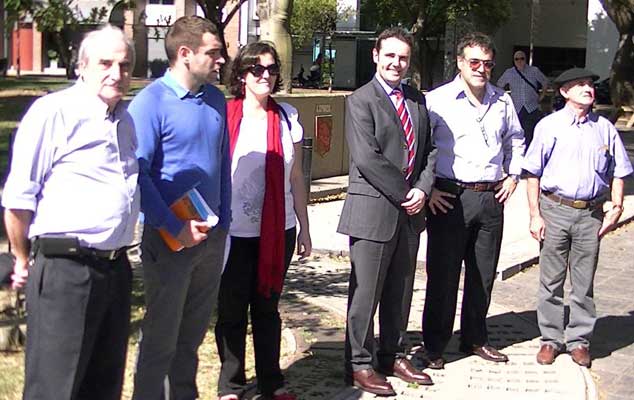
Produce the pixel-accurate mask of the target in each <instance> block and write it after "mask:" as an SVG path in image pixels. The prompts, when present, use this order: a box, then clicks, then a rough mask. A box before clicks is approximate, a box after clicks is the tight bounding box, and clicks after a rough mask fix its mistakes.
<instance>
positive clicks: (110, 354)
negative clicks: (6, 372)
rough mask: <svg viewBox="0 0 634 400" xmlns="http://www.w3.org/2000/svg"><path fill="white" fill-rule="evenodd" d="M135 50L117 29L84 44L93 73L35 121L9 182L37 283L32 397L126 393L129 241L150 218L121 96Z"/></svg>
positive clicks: (20, 260) (22, 270) (30, 301)
mask: <svg viewBox="0 0 634 400" xmlns="http://www.w3.org/2000/svg"><path fill="white" fill-rule="evenodd" d="M133 64H134V50H133V46H132V44H131V42H129V41H128V40H127V39H126V38H125V36H124V34H123V32H122V31H121V30H120V29H118V28H114V27H111V26H106V27H104V28H102V29H100V30H97V31H93V32H90V33H88V34H87V35H86V37H85V38H84V40H83V42H82V44H81V47H80V50H79V65H80V71H81V77H80V79H79V81H78V82H77V83H76V84H75V85H74V86H72V87H70V88H68V89H65V90H62V91H60V92H57V93H53V94H50V95H48V96H45V97H43V98H41V99H38V100H37V101H36V102H35V103H34V104H33V105H32V106H31V108H30V109H29V110H28V112H27V113H26V115H25V116H24V118H23V120H22V122H21V124H20V128H19V129H18V132H17V135H16V138H15V144H14V147H13V151H14V156H13V161H12V164H11V171H10V174H9V177H8V179H7V182H6V185H5V187H4V193H3V196H2V205H3V206H4V207H5V224H6V227H7V234H8V236H9V241H10V242H11V249H12V252H13V254H14V255H15V258H16V262H15V267H14V275H13V285H14V287H21V286H23V285H24V284H25V283H26V306H27V312H28V316H27V327H28V335H27V343H26V378H25V384H24V397H23V398H24V399H26V400H30V399H38V400H42V399H51V400H53V399H77V398H82V399H104V400H106V399H107V400H115V399H119V398H120V396H121V389H122V386H123V372H124V368H125V355H126V350H127V342H128V332H129V324H130V295H131V282H132V274H131V269H130V263H129V262H128V258H127V255H126V248H127V246H128V245H129V244H130V243H131V242H132V240H133V235H134V226H135V223H136V220H137V218H138V213H139V191H138V189H137V175H138V164H137V159H136V156H135V153H134V152H135V149H136V138H135V134H134V124H133V123H132V119H131V117H130V115H129V114H128V112H127V110H126V108H125V106H124V105H122V103H121V98H122V97H123V95H124V93H125V92H126V91H127V89H128V87H129V83H130V74H131V71H132V66H133Z"/></svg>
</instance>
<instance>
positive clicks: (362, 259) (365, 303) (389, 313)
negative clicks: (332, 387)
mask: <svg viewBox="0 0 634 400" xmlns="http://www.w3.org/2000/svg"><path fill="white" fill-rule="evenodd" d="M419 243H420V235H419V234H417V233H416V232H414V230H412V228H411V227H410V224H409V221H408V219H407V218H406V217H405V215H404V214H403V213H402V214H401V215H400V216H399V222H398V225H397V227H396V232H395V234H394V237H392V239H390V240H389V241H388V242H374V241H371V240H365V239H359V238H353V237H351V238H350V261H351V264H352V271H351V272H350V281H349V285H348V315H347V326H346V343H345V359H346V365H345V368H346V372H347V373H348V374H350V373H351V372H352V371H360V370H363V369H367V368H372V367H374V366H375V364H378V366H381V367H385V368H388V367H391V366H392V364H393V363H394V360H395V359H396V358H401V357H403V356H404V350H405V349H404V347H403V343H402V339H403V337H404V335H405V333H406V332H407V323H408V319H409V311H410V306H411V302H412V292H413V288H414V275H415V272H416V253H417V252H418V246H419ZM377 307H378V308H379V349H378V352H377V354H376V355H377V360H375V359H374V355H375V346H374V314H375V313H376V309H377Z"/></svg>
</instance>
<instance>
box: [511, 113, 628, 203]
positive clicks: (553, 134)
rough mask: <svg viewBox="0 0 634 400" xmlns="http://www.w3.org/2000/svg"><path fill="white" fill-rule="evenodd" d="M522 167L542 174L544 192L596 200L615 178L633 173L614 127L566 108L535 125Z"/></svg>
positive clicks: (592, 114) (541, 184)
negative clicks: (533, 134)
mask: <svg viewBox="0 0 634 400" xmlns="http://www.w3.org/2000/svg"><path fill="white" fill-rule="evenodd" d="M523 167H524V169H525V170H526V171H528V172H530V173H531V174H533V175H536V176H539V177H541V179H540V188H541V189H542V190H544V191H548V192H553V193H556V194H558V195H559V196H563V197H566V198H569V199H576V200H590V199H594V198H595V197H597V196H600V195H602V194H604V193H606V192H607V191H608V190H609V188H610V181H611V179H612V178H613V177H615V178H624V177H626V176H627V175H629V174H631V173H632V164H631V163H630V160H629V158H628V156H627V152H626V151H625V147H624V146H623V142H622V141H621V138H620V136H619V133H618V132H617V130H616V128H614V125H612V124H611V123H610V121H608V120H607V119H605V118H603V117H601V116H598V115H597V114H594V113H592V112H591V113H589V114H588V115H587V116H586V118H584V119H583V120H579V119H578V118H577V116H576V115H575V113H574V112H573V111H572V110H571V109H570V108H569V107H568V106H566V107H564V108H562V109H561V110H559V111H557V112H555V113H553V114H550V115H549V116H547V117H545V118H543V119H542V120H541V121H540V122H539V123H538V124H537V126H536V127H535V137H534V139H533V141H532V142H531V145H530V146H529V148H528V150H527V151H526V155H525V156H524V163H523Z"/></svg>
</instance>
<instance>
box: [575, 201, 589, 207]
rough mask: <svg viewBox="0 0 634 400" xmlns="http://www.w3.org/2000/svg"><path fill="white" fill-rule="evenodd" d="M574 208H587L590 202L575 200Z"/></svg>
mask: <svg viewBox="0 0 634 400" xmlns="http://www.w3.org/2000/svg"><path fill="white" fill-rule="evenodd" d="M572 207H573V208H579V209H583V208H587V207H588V202H587V201H585V200H573V201H572Z"/></svg>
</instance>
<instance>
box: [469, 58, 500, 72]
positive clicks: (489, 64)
mask: <svg viewBox="0 0 634 400" xmlns="http://www.w3.org/2000/svg"><path fill="white" fill-rule="evenodd" d="M467 62H468V63H469V68H471V69H472V70H473V71H475V70H477V69H478V68H480V65H484V69H486V70H492V69H493V67H495V61H493V60H479V59H477V58H470V59H468V60H467Z"/></svg>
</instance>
